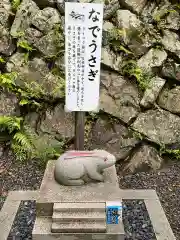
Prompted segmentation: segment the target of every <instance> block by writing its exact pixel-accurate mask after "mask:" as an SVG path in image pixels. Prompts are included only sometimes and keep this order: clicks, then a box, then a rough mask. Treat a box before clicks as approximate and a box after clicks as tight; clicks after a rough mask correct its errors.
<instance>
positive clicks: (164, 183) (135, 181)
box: [0, 156, 180, 240]
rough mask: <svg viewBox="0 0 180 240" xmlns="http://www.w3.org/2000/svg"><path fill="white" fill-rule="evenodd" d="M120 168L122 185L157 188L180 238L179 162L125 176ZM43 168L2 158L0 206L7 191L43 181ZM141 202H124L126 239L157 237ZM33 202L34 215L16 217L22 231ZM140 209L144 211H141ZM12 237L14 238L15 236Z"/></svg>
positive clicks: (33, 188) (151, 238)
mask: <svg viewBox="0 0 180 240" xmlns="http://www.w3.org/2000/svg"><path fill="white" fill-rule="evenodd" d="M7 159H8V161H7ZM120 169H122V166H121V165H118V166H117V172H118V175H119V182H120V187H121V188H133V189H149V188H150V189H155V190H156V191H157V193H158V196H159V197H160V200H161V203H162V205H163V208H164V210H165V212H166V215H167V217H168V220H169V222H170V224H171V227H172V229H173V232H174V233H175V235H176V238H177V240H180V232H179V229H180V201H179V200H180V197H179V196H180V174H179V173H180V162H171V164H169V165H166V167H164V168H163V169H162V170H160V171H159V172H157V173H138V174H134V175H126V176H123V175H122V172H121V171H120ZM43 172H44V171H43V170H40V169H39V168H38V165H37V163H36V162H29V163H28V164H17V163H14V162H13V157H12V156H9V157H8V158H7V157H6V158H2V159H1V162H0V189H1V197H0V208H1V207H2V205H3V202H4V200H5V198H6V195H7V193H8V191H10V190H28V189H29V190H30V189H31V190H35V189H38V188H39V186H40V184H41V180H42V177H43ZM141 202H142V203H141ZM140 203H141V204H139V202H137V201H131V203H130V202H129V201H126V203H125V205H127V206H128V208H126V209H125V210H124V213H125V215H124V221H125V222H128V223H127V224H125V230H126V233H127V234H126V235H127V237H126V240H146V239H148V240H153V239H155V238H154V236H153V232H152V229H151V223H150V220H149V218H148V214H147V212H146V210H145V206H144V204H143V201H140ZM26 204H27V205H23V207H21V208H23V209H24V210H23V211H26V210H27V209H28V208H29V206H31V204H33V203H29V202H28V203H26ZM32 206H33V207H32V209H31V210H32V212H30V211H27V212H28V213H31V214H30V215H31V217H29V214H28V213H27V214H24V213H22V214H21V215H20V216H21V217H19V220H18V221H16V222H18V224H17V225H19V227H17V226H16V228H15V229H23V231H25V232H26V230H25V229H26V227H23V226H24V225H23V223H24V224H25V221H26V222H29V223H30V225H31V224H33V217H34V210H33V209H34V205H32ZM140 209H142V210H140ZM126 211H127V212H126ZM140 212H141V214H139V213H140ZM125 216H127V217H125ZM21 219H22V220H21ZM25 219H26V220H25ZM20 223H21V224H20ZM20 225H22V227H20ZM29 229H30V228H29ZM18 231H19V230H18ZM25 234H26V233H25ZM133 234H135V235H136V237H135V236H133ZM148 234H149V235H148ZM11 239H12V240H13V238H11ZM16 239H17V240H19V239H20V240H21V239H22V240H23V239H27V240H28V238H27V236H26V237H25V238H23V237H22V238H16ZM29 239H30V238H29Z"/></svg>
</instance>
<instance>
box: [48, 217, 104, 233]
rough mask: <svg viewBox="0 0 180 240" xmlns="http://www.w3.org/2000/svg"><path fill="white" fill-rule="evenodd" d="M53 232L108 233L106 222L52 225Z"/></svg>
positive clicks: (76, 222) (75, 222)
mask: <svg viewBox="0 0 180 240" xmlns="http://www.w3.org/2000/svg"><path fill="white" fill-rule="evenodd" d="M51 231H52V232H53V233H70V232H71V233H72V232H73V233H82V232H83V233H92V232H93V233H96V232H97V233H104V232H106V224H105V222H96V221H91V222H88V223H87V222H86V221H85V222H79V221H78V220H77V221H71V222H69V223H55V222H53V223H52V227H51Z"/></svg>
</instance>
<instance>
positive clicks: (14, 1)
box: [11, 0, 21, 12]
mask: <svg viewBox="0 0 180 240" xmlns="http://www.w3.org/2000/svg"><path fill="white" fill-rule="evenodd" d="M20 4H21V0H11V6H12V10H13V11H14V12H16V11H17V10H18V8H19V6H20Z"/></svg>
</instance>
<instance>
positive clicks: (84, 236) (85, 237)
mask: <svg viewBox="0 0 180 240" xmlns="http://www.w3.org/2000/svg"><path fill="white" fill-rule="evenodd" d="M115 230H116V229H109V230H108V231H109V233H52V232H51V218H48V217H37V219H36V222H35V227H34V229H33V240H96V239H97V240H124V229H123V228H122V229H120V228H119V232H115ZM112 232H114V233H112Z"/></svg>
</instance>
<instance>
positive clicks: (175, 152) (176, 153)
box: [159, 144, 180, 159]
mask: <svg viewBox="0 0 180 240" xmlns="http://www.w3.org/2000/svg"><path fill="white" fill-rule="evenodd" d="M159 145H160V150H159V152H160V155H162V154H168V155H170V156H172V157H174V158H176V159H180V149H167V148H166V146H165V145H163V144H159Z"/></svg>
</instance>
